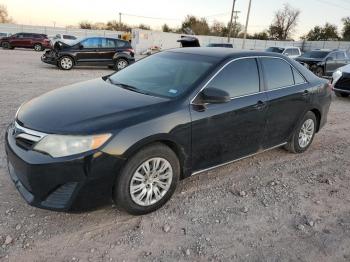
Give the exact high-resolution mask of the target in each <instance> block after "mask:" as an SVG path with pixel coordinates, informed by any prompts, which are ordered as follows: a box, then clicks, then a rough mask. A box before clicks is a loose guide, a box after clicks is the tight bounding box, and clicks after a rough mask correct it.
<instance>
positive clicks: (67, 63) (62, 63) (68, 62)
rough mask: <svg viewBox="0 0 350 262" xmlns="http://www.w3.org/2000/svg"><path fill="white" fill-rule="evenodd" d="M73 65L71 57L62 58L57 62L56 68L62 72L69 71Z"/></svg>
mask: <svg viewBox="0 0 350 262" xmlns="http://www.w3.org/2000/svg"><path fill="white" fill-rule="evenodd" d="M73 65H74V61H73V59H72V58H71V57H69V56H63V57H61V58H60V60H59V61H58V66H59V67H60V68H61V69H62V70H71V69H72V68H73Z"/></svg>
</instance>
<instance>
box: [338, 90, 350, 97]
mask: <svg viewBox="0 0 350 262" xmlns="http://www.w3.org/2000/svg"><path fill="white" fill-rule="evenodd" d="M334 94H335V95H336V96H337V97H348V96H349V94H347V93H343V92H339V91H334Z"/></svg>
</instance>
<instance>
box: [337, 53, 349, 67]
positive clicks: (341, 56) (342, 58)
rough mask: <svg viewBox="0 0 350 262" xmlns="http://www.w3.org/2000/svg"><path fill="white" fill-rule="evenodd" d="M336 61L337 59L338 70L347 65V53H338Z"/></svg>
mask: <svg viewBox="0 0 350 262" xmlns="http://www.w3.org/2000/svg"><path fill="white" fill-rule="evenodd" d="M336 59H337V68H336V69H338V68H339V67H342V66H345V65H347V57H346V54H345V52H343V51H341V52H337V53H336Z"/></svg>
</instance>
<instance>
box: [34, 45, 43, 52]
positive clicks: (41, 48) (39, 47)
mask: <svg viewBox="0 0 350 262" xmlns="http://www.w3.org/2000/svg"><path fill="white" fill-rule="evenodd" d="M42 50H43V46H42V45H41V44H35V45H34V51H36V52H40V51H42Z"/></svg>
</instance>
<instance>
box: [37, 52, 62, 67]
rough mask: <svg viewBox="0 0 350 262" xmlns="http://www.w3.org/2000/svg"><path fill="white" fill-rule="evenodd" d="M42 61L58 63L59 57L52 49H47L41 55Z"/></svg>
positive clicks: (52, 63)
mask: <svg viewBox="0 0 350 262" xmlns="http://www.w3.org/2000/svg"><path fill="white" fill-rule="evenodd" d="M41 61H42V62H44V63H47V64H51V65H57V62H58V59H57V56H56V55H55V54H54V52H53V51H52V50H49V51H46V52H45V53H44V54H43V55H42V56H41Z"/></svg>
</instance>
